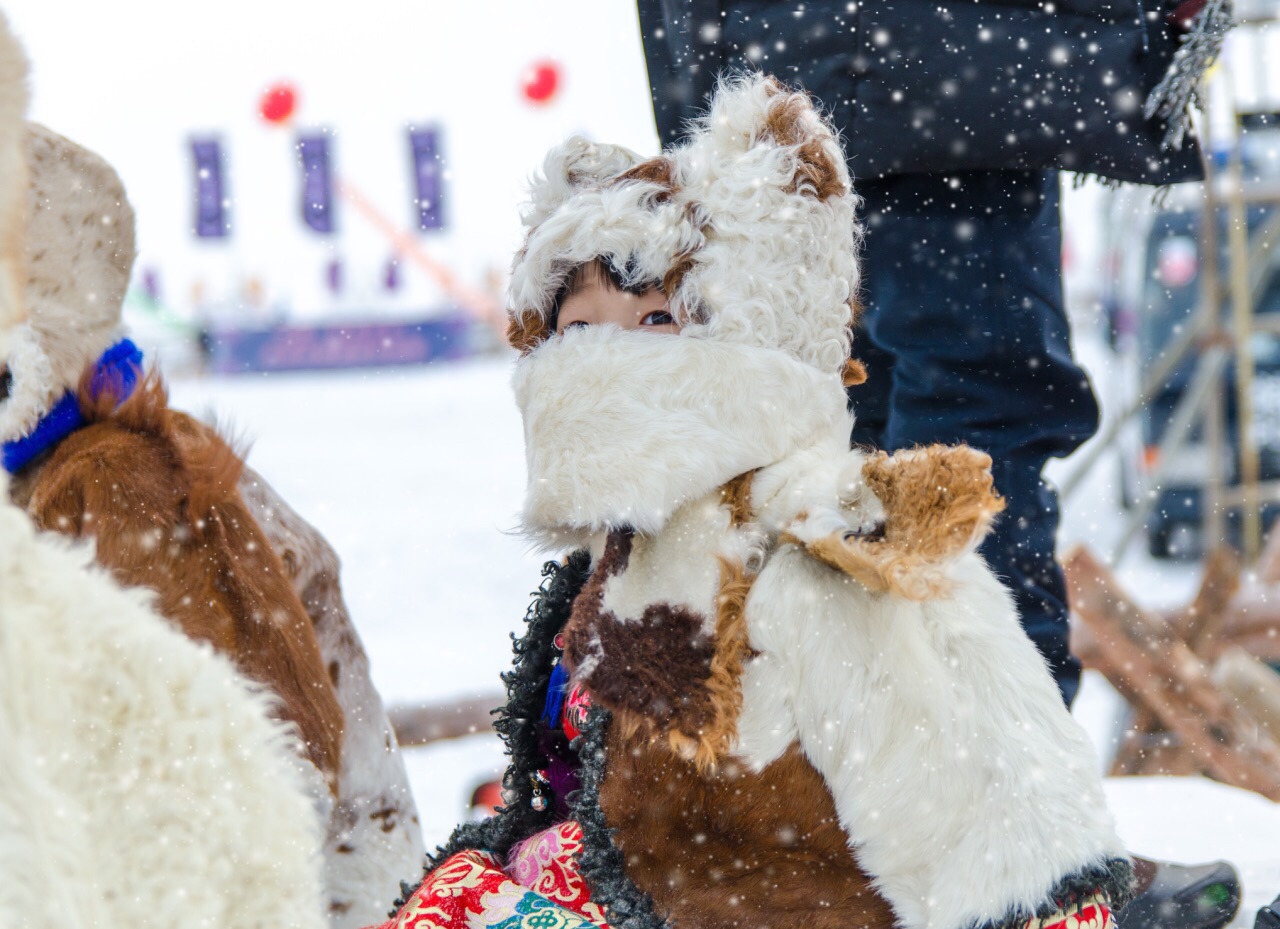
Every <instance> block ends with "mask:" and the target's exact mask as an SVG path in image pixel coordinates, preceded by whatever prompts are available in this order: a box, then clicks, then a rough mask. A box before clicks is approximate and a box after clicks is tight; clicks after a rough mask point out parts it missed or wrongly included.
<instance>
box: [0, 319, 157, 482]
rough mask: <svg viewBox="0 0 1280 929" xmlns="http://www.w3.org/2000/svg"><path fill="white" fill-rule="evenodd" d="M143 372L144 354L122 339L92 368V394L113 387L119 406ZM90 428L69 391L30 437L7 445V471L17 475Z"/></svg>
mask: <svg viewBox="0 0 1280 929" xmlns="http://www.w3.org/2000/svg"><path fill="white" fill-rule="evenodd" d="M141 371H142V352H141V351H139V350H138V346H136V345H134V344H133V343H132V342H130V341H129V340H128V339H121V340H120V341H119V342H117V343H116V344H115V345H113V346H111V347H110V348H109V349H107V350H106V351H105V352H103V353H102V357H101V358H99V359H98V361H97V364H95V365H94V367H93V377H92V378H91V379H90V381H89V395H90V396H91V397H93V398H95V399H97V397H98V396H100V395H101V394H102V392H103V391H104V390H106V389H107V388H110V389H111V390H112V391H113V392H114V393H115V395H116V402H117V403H124V401H125V400H127V399H129V396H130V395H131V394H132V393H133V390H134V388H135V387H137V386H138V374H139V373H140V372H141ZM86 425H88V423H87V422H86V421H85V418H84V417H83V416H81V415H80V401H79V399H78V398H77V397H76V392H75V391H74V390H68V391H67V392H66V393H65V394H63V395H62V397H61V399H59V400H58V402H57V403H55V404H54V405H53V409H51V410H49V412H48V413H46V414H45V415H44V417H43V418H42V419H41V420H40V422H38V423H36V427H35V428H34V429H33V430H31V433H30V434H29V435H26V436H24V437H22V438H20V439H14V440H13V441H11V442H5V443H4V469H5V470H6V471H8V472H9V473H10V474H17V473H18V472H19V471H21V470H22V469H23V468H25V467H26V466H27V465H28V464H30V463H31V461H32V460H33V459H34V458H36V457H37V456H38V455H40V454H41V453H42V452H45V451H48V450H49V449H51V448H53V447H54V446H55V445H57V444H58V443H59V442H61V441H62V440H63V439H65V438H66V437H67V436H69V435H71V433H73V432H75V431H76V430H77V429H81V428H83V427H84V426H86Z"/></svg>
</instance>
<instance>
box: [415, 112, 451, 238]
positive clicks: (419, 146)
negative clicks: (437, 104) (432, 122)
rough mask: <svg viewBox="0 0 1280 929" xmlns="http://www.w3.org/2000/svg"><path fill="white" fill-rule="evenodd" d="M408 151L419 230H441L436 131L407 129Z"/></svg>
mask: <svg viewBox="0 0 1280 929" xmlns="http://www.w3.org/2000/svg"><path fill="white" fill-rule="evenodd" d="M409 147H410V150H411V151H412V153H413V174H414V179H415V181H416V182H417V193H418V198H417V199H416V200H415V201H414V204H415V205H416V206H417V208H418V228H419V229H443V228H444V172H443V168H442V166H441V158H442V157H443V156H442V155H441V152H440V132H439V130H438V129H435V128H432V129H415V128H413V127H412V126H410V127H409Z"/></svg>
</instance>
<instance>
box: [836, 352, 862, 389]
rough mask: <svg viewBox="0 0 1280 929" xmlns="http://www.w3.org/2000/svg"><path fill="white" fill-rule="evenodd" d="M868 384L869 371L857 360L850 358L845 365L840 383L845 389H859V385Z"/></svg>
mask: <svg viewBox="0 0 1280 929" xmlns="http://www.w3.org/2000/svg"><path fill="white" fill-rule="evenodd" d="M866 382H867V369H866V366H865V365H863V363H862V362H861V361H859V360H858V359H857V358H850V359H849V360H848V361H846V362H845V363H844V370H843V371H842V372H841V374H840V383H842V384H844V386H845V387H857V386H858V385H859V384H865V383H866Z"/></svg>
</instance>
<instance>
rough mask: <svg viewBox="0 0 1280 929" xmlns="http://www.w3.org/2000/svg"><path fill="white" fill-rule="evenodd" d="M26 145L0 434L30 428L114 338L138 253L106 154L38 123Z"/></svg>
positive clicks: (0, 437)
mask: <svg viewBox="0 0 1280 929" xmlns="http://www.w3.org/2000/svg"><path fill="white" fill-rule="evenodd" d="M23 149H24V152H25V158H26V165H27V171H28V175H29V181H28V186H27V201H26V216H25V220H24V225H23V229H22V234H21V245H22V249H23V253H24V254H23V264H24V268H23V271H24V272H25V274H26V286H25V302H26V312H27V320H26V322H25V323H24V324H22V325H21V326H19V327H18V329H17V330H16V331H15V332H14V337H13V338H12V339H11V340H10V342H9V346H8V349H7V351H6V352H5V354H4V355H3V356H0V370H4V369H6V368H7V370H8V373H9V377H10V379H11V383H10V385H9V390H8V397H7V398H6V399H4V400H2V401H0V441H9V440H11V439H15V438H19V437H22V436H25V435H27V434H28V433H29V432H30V431H31V429H32V428H34V427H35V425H36V423H37V422H38V421H39V420H40V418H41V417H42V416H44V414H45V413H47V412H48V411H49V409H50V408H51V407H52V406H53V405H54V404H55V403H56V402H57V401H58V400H59V399H60V398H61V397H62V395H63V394H64V393H65V392H66V391H68V390H73V389H75V387H76V386H77V384H78V383H79V380H80V375H81V374H82V373H83V371H84V369H85V367H86V366H87V365H89V364H91V363H92V362H94V361H96V360H97V359H98V357H99V356H100V355H101V354H102V353H103V352H104V351H105V350H106V349H107V348H108V347H110V346H111V345H112V344H113V343H114V342H116V341H117V340H118V339H119V338H120V335H121V332H122V328H123V327H122V324H121V309H122V306H123V304H124V295H125V291H126V289H127V288H128V286H129V277H130V274H131V273H132V270H133V260H134V256H135V246H134V225H135V223H134V214H133V208H132V207H131V206H130V205H129V201H128V199H127V198H126V196H125V191H124V184H123V183H122V182H121V180H120V177H119V175H117V174H116V172H115V171H114V170H113V169H112V167H111V166H110V165H109V164H107V162H106V161H104V160H103V159H102V158H100V157H99V156H98V155H96V154H94V153H93V152H91V151H88V150H87V149H85V148H82V147H81V146H79V145H77V144H76V143H74V142H72V141H71V140H69V139H66V138H63V137H62V136H60V135H58V134H57V133H56V132H52V131H50V130H49V129H46V128H45V127H44V126H40V125H37V124H36V123H27V124H26V131H25V139H24V146H23Z"/></svg>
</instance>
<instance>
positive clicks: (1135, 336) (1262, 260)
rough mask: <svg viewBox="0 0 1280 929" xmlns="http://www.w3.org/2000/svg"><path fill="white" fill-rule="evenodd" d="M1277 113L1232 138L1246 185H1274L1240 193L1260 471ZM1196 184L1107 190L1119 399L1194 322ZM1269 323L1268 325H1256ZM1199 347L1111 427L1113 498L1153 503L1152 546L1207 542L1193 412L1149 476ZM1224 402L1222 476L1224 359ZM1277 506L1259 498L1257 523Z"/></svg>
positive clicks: (1276, 450) (1275, 474)
mask: <svg viewBox="0 0 1280 929" xmlns="http://www.w3.org/2000/svg"><path fill="white" fill-rule="evenodd" d="M1275 126H1276V117H1270V118H1264V119H1256V120H1254V121H1253V122H1252V124H1251V125H1247V126H1246V135H1245V136H1244V139H1245V144H1244V145H1243V146H1242V152H1243V157H1244V165H1245V174H1246V186H1247V187H1252V188H1253V189H1257V187H1258V185H1262V184H1267V185H1268V186H1272V185H1274V186H1275V188H1276V192H1277V198H1278V199H1277V201H1276V202H1260V203H1254V204H1250V205H1249V206H1248V208H1247V226H1248V241H1249V252H1250V261H1249V275H1250V293H1251V299H1252V302H1253V312H1254V315H1255V318H1256V320H1257V321H1258V323H1260V324H1261V326H1260V328H1261V329H1262V330H1263V331H1254V332H1253V333H1252V334H1251V335H1250V337H1249V347H1250V351H1251V354H1252V357H1253V362H1254V366H1255V374H1254V384H1253V391H1252V398H1253V406H1254V415H1253V419H1254V422H1253V439H1254V443H1255V444H1256V446H1257V448H1258V450H1259V459H1260V460H1259V466H1260V479H1261V480H1263V481H1269V480H1280V254H1277V253H1276V252H1277V251H1278V250H1280V249H1278V248H1272V247H1270V246H1271V244H1272V243H1275V244H1276V245H1277V246H1280V164H1277V163H1276V155H1275V153H1276V150H1277V146H1278V145H1280V131H1278V130H1277V129H1276V128H1275ZM1202 196H1203V193H1202V189H1201V185H1199V184H1186V185H1180V186H1179V187H1178V188H1175V189H1172V190H1171V191H1169V194H1168V196H1167V197H1166V198H1165V199H1164V200H1163V202H1162V203H1161V204H1160V205H1156V204H1155V203H1154V202H1153V200H1152V197H1151V193H1150V191H1149V190H1147V191H1139V190H1129V191H1123V192H1120V193H1118V194H1117V195H1116V197H1115V198H1114V199H1113V203H1112V207H1113V209H1112V218H1111V219H1112V221H1111V222H1110V223H1109V224H1108V234H1109V235H1110V237H1111V245H1110V248H1109V262H1108V264H1109V269H1108V270H1109V272H1110V273H1109V281H1108V283H1107V286H1106V287H1105V288H1104V307H1105V310H1106V314H1105V315H1106V318H1107V320H1108V322H1109V325H1110V337H1111V339H1110V340H1111V344H1112V347H1113V348H1114V349H1115V350H1116V351H1117V355H1118V361H1119V364H1120V365H1121V370H1122V376H1121V377H1120V378H1119V381H1120V383H1122V384H1123V385H1124V388H1123V390H1124V393H1125V394H1126V395H1125V396H1124V397H1122V398H1117V399H1120V400H1121V402H1122V403H1123V402H1126V401H1131V400H1133V399H1136V397H1137V396H1138V393H1139V391H1140V390H1141V386H1142V385H1143V384H1145V383H1146V382H1147V381H1148V380H1149V378H1150V377H1151V376H1152V372H1153V370H1154V369H1155V368H1156V367H1157V366H1158V365H1159V364H1160V362H1161V360H1162V359H1163V358H1164V356H1165V354H1166V352H1168V351H1169V350H1170V348H1171V346H1172V345H1173V344H1174V343H1175V342H1176V340H1177V339H1178V337H1179V336H1180V335H1181V334H1183V332H1184V331H1185V328H1186V327H1187V326H1189V325H1191V324H1192V323H1193V317H1194V316H1195V313H1196V310H1197V308H1198V307H1199V306H1200V302H1201V300H1202V298H1203V287H1204V284H1203V273H1204V258H1205V256H1204V236H1203V233H1202V225H1203V222H1204V216H1203V210H1202ZM1227 222H1228V217H1227V211H1226V209H1225V207H1224V208H1221V209H1220V211H1219V216H1218V218H1217V223H1218V230H1217V239H1218V251H1219V257H1218V262H1219V264H1218V267H1219V277H1220V281H1221V288H1222V295H1223V297H1222V312H1223V320H1224V323H1225V325H1226V326H1228V327H1229V326H1230V324H1231V308H1230V301H1229V299H1228V297H1227V281H1228V280H1229V274H1230V263H1229V256H1228V251H1227ZM1268 325H1272V326H1274V328H1275V329H1276V331H1271V332H1269V331H1265V329H1266V328H1267V327H1268ZM1198 357H1199V355H1198V353H1197V352H1195V351H1194V350H1193V351H1191V352H1189V353H1188V354H1187V356H1186V357H1185V358H1184V360H1183V361H1182V362H1181V363H1179V364H1178V365H1177V366H1176V367H1175V368H1174V370H1173V371H1172V372H1171V373H1170V374H1169V376H1168V377H1166V378H1165V380H1164V381H1163V383H1161V384H1160V385H1159V388H1158V390H1157V392H1156V394H1155V396H1154V397H1153V398H1152V400H1151V402H1150V403H1149V404H1147V406H1146V407H1144V408H1143V409H1142V411H1141V412H1140V413H1139V414H1138V416H1137V417H1135V422H1133V423H1132V424H1131V425H1130V426H1129V427H1128V428H1126V429H1125V430H1123V431H1122V432H1121V438H1120V442H1119V480H1118V487H1119V489H1120V497H1121V501H1120V502H1121V503H1122V504H1123V505H1124V506H1125V507H1126V508H1128V507H1132V506H1134V505H1135V504H1136V503H1137V501H1138V500H1139V499H1141V498H1142V497H1143V496H1144V495H1146V494H1155V495H1156V502H1155V506H1154V507H1153V508H1152V511H1151V514H1150V515H1149V516H1148V518H1147V522H1146V527H1145V528H1146V533H1147V541H1148V548H1149V550H1150V551H1151V554H1153V555H1155V556H1157V557H1169V556H1174V557H1184V558H1192V557H1197V556H1198V555H1199V554H1201V553H1202V552H1203V551H1204V549H1205V548H1206V547H1207V543H1208V540H1206V539H1204V538H1203V533H1202V525H1203V515H1204V499H1205V485H1206V482H1207V481H1208V480H1209V477H1210V472H1211V465H1212V458H1211V454H1212V452H1211V449H1210V448H1209V446H1208V445H1207V444H1206V442H1205V436H1204V431H1205V430H1204V424H1203V421H1202V419H1203V418H1202V417H1200V418H1198V419H1199V420H1200V421H1197V422H1196V423H1195V424H1194V425H1193V427H1192V430H1191V434H1190V436H1189V437H1188V439H1187V441H1186V442H1185V443H1184V444H1183V445H1182V447H1181V448H1180V449H1178V450H1177V451H1176V452H1174V453H1173V455H1172V457H1170V458H1169V460H1167V461H1164V462H1163V463H1162V464H1163V469H1164V470H1163V475H1162V476H1161V480H1160V482H1159V485H1158V486H1157V485H1156V484H1155V483H1154V482H1153V478H1154V476H1155V471H1156V468H1157V466H1159V465H1160V464H1161V462H1160V461H1159V455H1160V453H1159V445H1160V443H1161V441H1162V440H1163V439H1164V438H1165V432H1166V430H1167V428H1168V426H1169V423H1170V420H1171V419H1172V417H1173V415H1174V411H1175V409H1176V407H1177V405H1178V402H1179V401H1180V400H1181V399H1182V397H1183V395H1184V393H1185V391H1186V389H1187V387H1188V386H1189V384H1190V383H1191V380H1192V377H1193V375H1194V373H1195V369H1196V362H1197V359H1198ZM1215 389H1216V390H1218V391H1220V392H1221V394H1222V398H1223V408H1224V411H1225V420H1224V436H1225V440H1226V447H1225V448H1224V449H1223V450H1222V452H1221V454H1222V461H1221V462H1220V467H1221V474H1222V476H1223V480H1224V483H1225V485H1226V486H1233V485H1234V486H1238V485H1239V480H1240V455H1239V417H1238V413H1237V409H1236V406H1237V404H1236V375H1235V364H1234V361H1232V362H1230V363H1229V364H1228V366H1227V369H1226V373H1225V376H1224V377H1223V379H1222V381H1221V383H1220V385H1219V386H1218V387H1216V388H1215ZM1277 512H1280V507H1277V506H1275V505H1272V506H1268V507H1266V508H1264V512H1263V519H1264V523H1263V526H1264V529H1265V528H1266V527H1267V526H1269V525H1270V521H1271V520H1272V519H1273V518H1274V517H1275V515H1276V514H1277ZM1226 525H1227V530H1228V535H1229V537H1230V540H1231V541H1233V542H1234V543H1235V544H1237V545H1238V544H1239V541H1240V513H1239V511H1238V510H1237V511H1233V512H1230V513H1229V514H1228V516H1227V520H1226Z"/></svg>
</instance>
